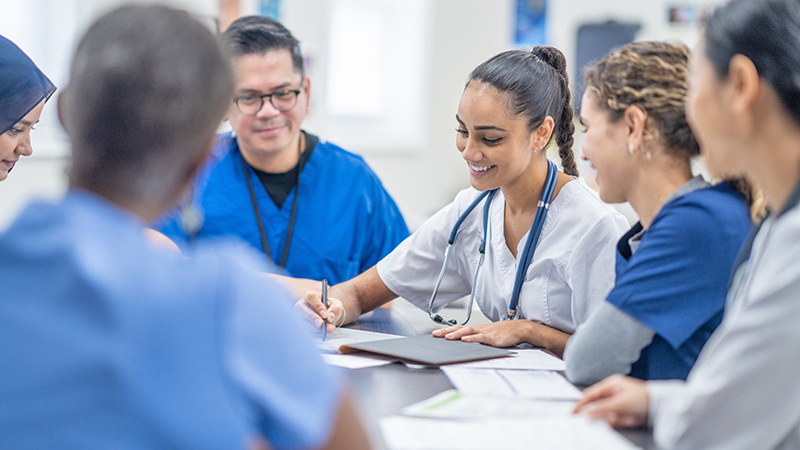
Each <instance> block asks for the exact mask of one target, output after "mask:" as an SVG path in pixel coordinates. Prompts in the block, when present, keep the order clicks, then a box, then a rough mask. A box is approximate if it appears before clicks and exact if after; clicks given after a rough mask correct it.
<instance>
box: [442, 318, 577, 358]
mask: <svg viewBox="0 0 800 450" xmlns="http://www.w3.org/2000/svg"><path fill="white" fill-rule="evenodd" d="M433 335H434V336H435V337H444V338H445V339H461V340H462V341H465V342H480V343H481V344H486V345H491V346H492V347H513V346H515V345H519V344H522V343H528V344H531V345H535V346H536V347H542V348H546V349H547V350H549V351H551V352H552V353H553V354H554V355H556V356H558V357H559V358H561V357H562V355H563V354H564V347H566V345H567V340H569V336H570V335H569V334H567V333H564V332H563V331H559V330H556V329H555V328H552V327H549V326H547V325H543V324H541V323H536V322H532V321H530V320H525V319H518V320H502V321H500V322H492V323H487V324H483V325H477V326H474V327H470V326H462V325H455V326H452V327H447V328H442V329H440V330H434V332H433Z"/></svg>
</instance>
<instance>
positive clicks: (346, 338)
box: [317, 328, 403, 353]
mask: <svg viewBox="0 0 800 450" xmlns="http://www.w3.org/2000/svg"><path fill="white" fill-rule="evenodd" d="M401 337H403V336H398V335H396V334H388V333H375V332H374V331H363V330H355V329H352V328H337V329H335V330H333V333H328V336H327V337H326V338H325V342H323V341H322V340H321V339H320V340H317V347H318V348H319V349H320V351H322V352H324V353H339V347H341V346H343V345H350V344H357V343H360V342H371V341H382V340H385V339H397V338H401Z"/></svg>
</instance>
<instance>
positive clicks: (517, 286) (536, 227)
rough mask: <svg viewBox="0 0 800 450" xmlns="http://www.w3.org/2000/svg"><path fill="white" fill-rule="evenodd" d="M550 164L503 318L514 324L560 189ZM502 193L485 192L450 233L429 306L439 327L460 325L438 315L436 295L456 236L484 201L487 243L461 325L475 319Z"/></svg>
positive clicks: (460, 217) (554, 168)
mask: <svg viewBox="0 0 800 450" xmlns="http://www.w3.org/2000/svg"><path fill="white" fill-rule="evenodd" d="M547 162H548V166H547V179H546V181H545V184H544V189H543V190H542V195H541V197H540V198H539V203H538V207H537V208H536V216H534V218H533V224H531V230H530V232H528V240H527V241H526V242H525V247H524V249H523V251H522V255H521V256H520V259H519V264H518V265H517V273H516V278H515V279H514V290H513V291H512V293H511V301H510V302H509V304H508V311H507V316H506V317H503V318H502V319H501V320H511V319H516V318H517V305H519V294H520V291H522V283H523V281H524V280H525V273H526V272H527V271H528V267H529V266H530V264H531V261H532V260H533V252H534V251H535V249H536V243H537V242H539V236H540V235H541V234H542V228H544V220H545V218H547V212H548V211H549V210H550V202H551V201H552V199H553V192H555V189H556V179H557V178H558V169H557V168H556V165H555V164H554V163H553V162H552V161H550V160H547ZM498 190H499V188H497V189H492V190H488V191H483V192H482V193H481V194H480V195H479V196H478V198H476V199H475V200H474V201H473V202H472V203H471V204H470V205H469V206H468V207H467V209H466V210H464V212H463V213H461V216H459V217H458V220H456V223H455V225H454V226H453V230H452V231H451V232H450V238H449V239H448V240H447V248H445V250H444V261H443V262H442V270H441V271H440V272H439V277H438V278H437V279H436V285H434V287H433V293H432V294H431V300H430V302H428V316H429V317H430V318H431V320H433V321H434V322H436V323H442V324H449V325H456V324H458V321H457V320H455V319H450V320H445V319H444V318H442V316H440V315H439V314H434V313H433V301H434V300H435V299H436V294H437V293H438V292H439V285H441V284H442V279H443V278H444V272H445V268H446V267H447V258H448V257H449V256H450V249H451V248H452V247H453V244H454V243H455V241H456V236H458V233H459V231H460V230H459V229H460V227H461V224H462V223H463V222H464V220H465V219H466V218H467V217H468V216H469V215H470V213H472V210H474V209H475V208H476V207H477V206H478V204H479V203H480V202H481V201H483V200H484V199H486V203H485V204H484V205H483V239H482V240H481V245H480V247H479V248H478V252H479V254H480V257H479V259H478V265H477V266H476V267H475V275H474V277H473V278H472V289H471V290H470V294H469V303H468V305H467V318H466V319H465V320H464V322H462V323H461V325H466V323H467V322H469V319H470V317H472V304H473V303H474V300H475V287H476V286H477V283H478V274H479V273H480V270H481V266H482V265H483V259H484V256H485V253H486V232H487V230H488V228H489V211H490V210H491V206H492V200H493V199H494V196H495V194H497V191H498Z"/></svg>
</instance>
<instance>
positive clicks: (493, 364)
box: [450, 348, 567, 371]
mask: <svg viewBox="0 0 800 450" xmlns="http://www.w3.org/2000/svg"><path fill="white" fill-rule="evenodd" d="M450 367H467V368H470V369H518V370H561V371H563V370H567V366H566V364H564V361H562V360H561V359H558V358H556V357H555V356H553V355H551V354H549V353H547V352H545V351H543V350H540V349H536V348H531V349H523V350H514V355H512V356H506V357H504V358H493V359H485V360H483V361H473V362H467V363H460V364H450Z"/></svg>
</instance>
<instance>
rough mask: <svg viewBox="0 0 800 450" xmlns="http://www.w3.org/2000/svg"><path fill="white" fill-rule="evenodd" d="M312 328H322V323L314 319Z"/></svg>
mask: <svg viewBox="0 0 800 450" xmlns="http://www.w3.org/2000/svg"><path fill="white" fill-rule="evenodd" d="M314 326H315V327H320V326H322V321H321V320H319V319H314Z"/></svg>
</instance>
